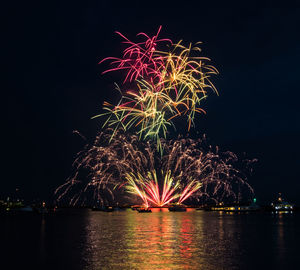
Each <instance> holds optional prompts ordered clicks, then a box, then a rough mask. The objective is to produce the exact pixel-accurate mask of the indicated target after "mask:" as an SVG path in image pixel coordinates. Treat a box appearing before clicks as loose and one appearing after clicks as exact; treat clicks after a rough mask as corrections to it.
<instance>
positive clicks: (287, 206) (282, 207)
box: [271, 193, 294, 211]
mask: <svg viewBox="0 0 300 270" xmlns="http://www.w3.org/2000/svg"><path fill="white" fill-rule="evenodd" d="M271 207H272V210H273V211H293V210H294V204H291V203H289V202H287V201H284V200H283V198H282V196H281V193H279V196H278V198H277V201H276V202H275V203H272V204H271Z"/></svg>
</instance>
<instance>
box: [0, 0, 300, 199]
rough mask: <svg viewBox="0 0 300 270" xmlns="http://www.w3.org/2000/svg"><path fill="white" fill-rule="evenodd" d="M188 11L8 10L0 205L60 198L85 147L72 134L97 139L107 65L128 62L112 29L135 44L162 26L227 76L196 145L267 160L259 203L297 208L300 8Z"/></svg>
mask: <svg viewBox="0 0 300 270" xmlns="http://www.w3.org/2000/svg"><path fill="white" fill-rule="evenodd" d="M161 2H163V1H161ZM184 3H186V4H185V5H183V3H182V4H181V5H177V4H175V2H169V3H166V4H160V5H156V4H154V2H146V1H145V2H144V4H141V1H140V2H138V1H137V3H136V4H129V3H128V2H126V1H120V2H117V1H61V3H58V4H55V3H53V2H52V1H50V2H49V3H46V2H45V1H40V3H39V4H30V3H28V2H27V1H26V2H22V3H21V4H17V3H16V2H14V3H13V6H11V7H9V8H7V10H6V11H5V10H4V11H3V12H4V13H5V14H6V23H5V31H4V34H3V36H2V46H4V49H2V54H3V56H2V57H3V59H4V63H3V65H2V67H3V68H4V70H5V73H4V75H5V76H4V78H5V81H4V84H3V86H4V87H3V88H2V95H4V97H3V98H2V110H3V113H2V131H1V133H2V136H3V139H2V149H4V151H3V150H2V151H1V153H2V155H3V156H4V162H3V161H2V165H3V168H2V175H1V182H0V198H2V199H3V198H5V197H6V196H8V195H12V194H13V193H14V190H15V188H19V189H20V191H19V193H20V196H23V197H24V198H40V199H51V196H52V194H53V191H54V189H55V188H56V187H57V186H58V185H60V184H62V183H64V181H65V180H66V178H67V177H68V176H69V175H70V173H71V170H72V161H73V160H74V157H75V155H76V153H77V152H78V151H80V150H81V149H82V147H83V146H84V144H85V142H84V141H83V140H82V139H81V138H80V137H79V136H78V135H76V134H73V130H78V131H79V132H80V133H81V134H83V135H84V136H86V137H87V138H88V140H89V141H92V140H93V138H94V136H95V135H96V133H97V132H98V131H99V130H100V128H101V122H100V121H99V120H97V119H96V120H91V119H90V118H91V117H92V116H94V115H96V114H99V113H100V112H102V110H101V108H102V103H103V101H104V100H108V101H112V102H113V101H116V97H117V95H115V93H114V90H113V82H114V81H115V80H118V79H120V78H121V76H120V77H118V76H116V75H113V74H106V75H103V76H102V75H101V72H103V71H104V69H105V68H106V66H105V65H98V62H99V61H100V60H101V59H103V58H104V57H107V56H120V51H121V48H120V41H121V39H120V37H118V36H117V35H116V34H115V33H114V31H116V30H118V31H120V32H122V33H124V34H126V35H127V36H128V37H129V38H131V39H134V38H135V35H136V34H137V33H139V32H141V31H143V32H146V33H148V34H149V35H153V34H155V33H156V31H157V29H158V27H159V25H162V26H163V29H162V32H161V36H162V37H167V38H171V39H172V40H173V41H179V40H180V39H183V40H184V41H186V43H187V42H190V41H191V42H197V41H202V42H203V46H202V49H203V55H204V56H207V57H210V58H211V59H212V62H211V63H212V64H213V65H214V66H216V67H217V69H218V70H219V72H220V75H218V76H215V77H214V78H213V82H214V84H215V86H216V87H217V89H218V90H219V93H220V96H216V95H215V94H213V93H212V92H211V93H210V96H209V98H208V99H206V101H205V102H203V108H204V109H205V110H206V112H207V115H201V116H199V117H198V119H197V121H196V129H195V130H193V131H192V132H191V133H192V135H193V136H194V137H195V136H197V134H202V133H206V134H207V136H208V137H209V139H210V141H211V142H212V144H215V145H219V146H220V147H221V149H222V150H231V151H233V152H236V153H238V154H242V153H244V152H245V153H247V156H248V157H250V158H257V159H258V160H259V162H258V163H257V164H256V166H255V167H254V169H255V172H254V174H253V175H252V176H251V177H249V183H250V184H251V185H252V186H253V187H254V189H255V191H256V196H257V198H258V202H263V203H268V202H269V201H270V200H272V199H274V197H275V196H276V195H277V193H278V192H282V193H283V196H284V197H286V198H287V199H288V200H289V201H292V202H295V203H298V204H299V203H300V196H299V195H298V194H299V192H300V185H299V182H300V179H299V168H300V158H299V150H300V147H299V146H300V143H299V135H300V125H299V118H300V107H299V98H300V92H299V90H300V88H299V85H300V75H299V71H300V68H299V63H300V35H299V27H300V9H299V8H289V9H286V8H270V7H262V6H260V7H259V8H258V7H256V6H245V7H240V6H235V7H227V8H223V7H219V8H218V7H217V5H214V4H211V5H207V4H204V2H202V1H194V3H190V4H188V2H187V1H184ZM112 92H113V93H114V94H112ZM178 132H182V133H184V134H186V132H185V129H183V128H182V129H179V131H178ZM199 136H200V135H199Z"/></svg>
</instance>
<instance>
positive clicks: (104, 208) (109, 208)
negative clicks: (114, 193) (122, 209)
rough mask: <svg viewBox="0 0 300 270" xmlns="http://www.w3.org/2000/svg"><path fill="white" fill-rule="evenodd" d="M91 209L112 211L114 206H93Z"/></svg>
mask: <svg viewBox="0 0 300 270" xmlns="http://www.w3.org/2000/svg"><path fill="white" fill-rule="evenodd" d="M92 211H103V212H113V211H114V208H113V207H111V206H102V207H93V208H92Z"/></svg>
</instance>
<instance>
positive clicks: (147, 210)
mask: <svg viewBox="0 0 300 270" xmlns="http://www.w3.org/2000/svg"><path fill="white" fill-rule="evenodd" d="M136 210H137V211H138V212H139V213H151V212H152V210H151V209H150V208H145V207H140V208H137V209H136Z"/></svg>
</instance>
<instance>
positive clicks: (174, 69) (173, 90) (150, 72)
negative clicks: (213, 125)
mask: <svg viewBox="0 0 300 270" xmlns="http://www.w3.org/2000/svg"><path fill="white" fill-rule="evenodd" d="M160 30H161V27H160V28H159V30H158V32H157V34H156V35H155V36H153V37H152V38H151V37H149V36H148V35H146V34H145V33H140V35H141V36H142V37H144V38H145V40H144V41H142V42H138V43H134V42H132V41H130V40H129V39H128V38H126V37H125V36H124V35H122V34H120V33H118V34H119V35H121V36H122V37H123V38H124V39H125V41H124V43H125V44H126V45H127V46H128V47H127V48H126V49H125V50H124V51H123V56H122V58H113V57H109V58H105V59H104V60H103V61H105V60H110V61H111V65H112V66H113V67H112V68H109V69H108V70H106V71H105V72H104V73H106V72H111V71H120V70H126V72H125V74H126V76H125V80H124V82H123V84H125V83H126V82H127V83H130V85H129V86H125V85H124V86H123V87H122V88H125V90H124V89H121V88H120V87H119V86H118V85H117V84H116V89H117V90H118V91H119V92H120V94H121V99H120V101H119V102H118V104H117V105H113V104H110V103H108V102H105V103H104V110H105V111H106V113H103V114H99V115H96V116H95V117H93V118H96V117H99V116H106V117H107V120H106V121H105V123H104V125H103V126H104V127H105V126H109V127H114V129H115V131H116V130H118V129H120V128H121V129H123V130H128V129H133V128H135V129H136V130H137V133H138V134H139V138H140V139H141V138H142V139H144V140H146V139H152V138H154V139H155V140H156V142H157V146H158V149H159V150H162V148H161V144H160V138H161V137H164V138H166V133H167V130H168V128H169V127H170V126H174V125H173V123H172V120H173V119H174V118H177V117H182V116H184V117H187V119H188V130H189V129H190V127H191V126H192V125H194V118H195V114H196V113H205V111H204V110H203V109H202V108H201V107H200V102H201V101H202V100H203V99H205V98H206V97H207V89H212V90H213V91H214V92H216V93H217V90H216V88H215V87H214V85H213V84H212V82H211V81H210V76H211V75H215V74H217V73H218V71H217V70H216V68H215V67H213V66H212V65H207V64H206V62H207V61H209V59H208V58H206V57H202V56H199V55H197V54H199V53H200V52H201V49H200V47H199V43H196V44H195V45H194V46H192V44H189V46H188V47H185V46H184V45H182V41H180V42H178V43H175V44H173V43H172V41H171V40H169V39H158V34H159V33H160ZM166 44H167V45H169V46H166ZM159 45H162V46H161V47H164V49H165V50H161V49H158V47H159ZM163 45H165V46H163ZM194 54H196V55H194ZM103 61H102V62H103ZM114 134H115V133H113V135H112V136H114Z"/></svg>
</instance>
